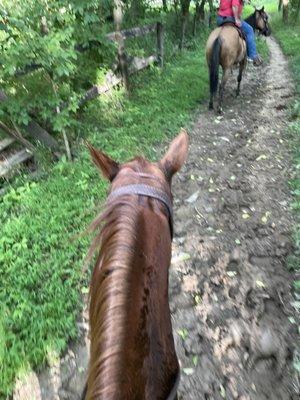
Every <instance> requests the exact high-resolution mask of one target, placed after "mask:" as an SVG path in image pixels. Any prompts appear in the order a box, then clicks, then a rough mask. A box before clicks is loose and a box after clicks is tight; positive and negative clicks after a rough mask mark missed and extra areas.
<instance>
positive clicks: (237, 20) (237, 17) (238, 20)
mask: <svg viewBox="0 0 300 400" xmlns="http://www.w3.org/2000/svg"><path fill="white" fill-rule="evenodd" d="M232 12H233V15H234V18H235V23H236V25H237V26H241V16H240V12H239V6H238V4H237V2H236V1H235V0H233V1H232Z"/></svg>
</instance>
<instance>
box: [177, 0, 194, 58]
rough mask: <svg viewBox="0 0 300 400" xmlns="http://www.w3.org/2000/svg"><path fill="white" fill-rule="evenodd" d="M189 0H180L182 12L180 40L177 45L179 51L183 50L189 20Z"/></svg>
mask: <svg viewBox="0 0 300 400" xmlns="http://www.w3.org/2000/svg"><path fill="white" fill-rule="evenodd" d="M190 2H191V0H181V11H182V24H181V38H180V43H179V48H180V50H181V49H182V48H183V44H184V39H185V32H186V26H187V23H188V19H189V9H190Z"/></svg>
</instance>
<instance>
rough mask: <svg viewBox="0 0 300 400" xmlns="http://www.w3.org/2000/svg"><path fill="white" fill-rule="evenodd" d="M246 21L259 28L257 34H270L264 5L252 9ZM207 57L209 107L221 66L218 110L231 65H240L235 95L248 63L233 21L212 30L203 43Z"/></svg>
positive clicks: (212, 101)
mask: <svg viewBox="0 0 300 400" xmlns="http://www.w3.org/2000/svg"><path fill="white" fill-rule="evenodd" d="M245 21H246V22H248V24H250V25H251V26H252V28H253V29H254V30H258V31H259V33H260V34H262V35H264V36H269V35H270V34H271V29H270V26H269V22H268V15H267V13H266V12H265V10H264V7H262V9H260V10H255V11H254V13H253V14H251V15H250V16H249V17H248V18H247V19H246V20H245ZM206 60H207V64H208V68H209V82H210V100H209V108H210V109H213V108H214V99H215V97H216V93H217V90H218V86H219V65H221V66H222V69H223V76H222V81H221V84H220V87H219V99H218V106H217V111H218V112H219V113H221V112H222V103H223V94H224V89H225V85H226V82H227V80H228V77H229V74H230V71H231V70H232V68H233V67H234V66H237V65H238V66H239V73H238V77H237V82H238V85H237V90H236V95H237V96H238V95H239V93H240V84H241V80H242V76H243V72H244V69H245V67H246V64H247V49H246V42H245V40H244V38H243V35H241V32H240V30H239V29H238V28H237V27H236V26H235V25H234V24H233V23H226V24H224V25H222V26H220V27H218V28H216V29H214V30H213V31H212V32H211V34H210V35H209V38H208V40H207V44H206Z"/></svg>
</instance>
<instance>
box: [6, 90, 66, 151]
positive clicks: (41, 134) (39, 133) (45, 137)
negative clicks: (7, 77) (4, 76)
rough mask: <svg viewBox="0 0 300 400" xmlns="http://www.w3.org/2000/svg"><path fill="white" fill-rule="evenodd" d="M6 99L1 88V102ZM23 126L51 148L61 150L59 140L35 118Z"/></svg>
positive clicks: (31, 134)
mask: <svg viewBox="0 0 300 400" xmlns="http://www.w3.org/2000/svg"><path fill="white" fill-rule="evenodd" d="M6 100H7V95H6V94H5V93H4V92H3V91H2V90H0V102H4V101H6ZM22 128H23V129H24V130H25V131H26V132H28V134H29V135H30V136H31V137H33V138H34V139H35V140H37V141H39V142H40V143H42V144H43V145H44V146H46V147H48V148H50V150H52V151H55V150H59V145H58V142H57V141H56V140H55V139H54V138H53V137H52V136H51V135H50V134H49V133H48V132H47V131H46V130H45V129H44V128H42V127H41V126H40V125H39V124H38V123H37V122H35V121H34V120H33V119H31V120H30V122H29V124H28V125H26V126H22Z"/></svg>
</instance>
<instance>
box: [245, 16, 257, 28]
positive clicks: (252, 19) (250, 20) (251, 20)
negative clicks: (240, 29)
mask: <svg viewBox="0 0 300 400" xmlns="http://www.w3.org/2000/svg"><path fill="white" fill-rule="evenodd" d="M245 22H247V23H248V24H249V25H251V26H252V28H253V30H255V29H256V19H255V12H254V13H253V14H251V15H249V17H247V18H246V19H245Z"/></svg>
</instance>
